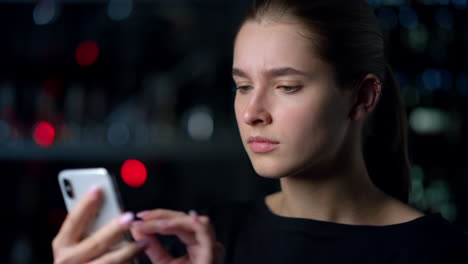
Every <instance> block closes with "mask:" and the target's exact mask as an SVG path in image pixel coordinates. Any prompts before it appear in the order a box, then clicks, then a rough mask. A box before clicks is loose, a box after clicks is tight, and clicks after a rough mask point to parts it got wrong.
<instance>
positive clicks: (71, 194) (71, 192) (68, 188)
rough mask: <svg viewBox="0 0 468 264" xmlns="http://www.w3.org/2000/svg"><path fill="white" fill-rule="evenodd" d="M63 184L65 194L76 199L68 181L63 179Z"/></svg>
mask: <svg viewBox="0 0 468 264" xmlns="http://www.w3.org/2000/svg"><path fill="white" fill-rule="evenodd" d="M63 184H64V186H65V192H66V193H67V195H68V197H70V198H71V199H73V198H74V197H75V195H74V193H73V187H72V185H71V183H70V181H69V180H68V179H63Z"/></svg>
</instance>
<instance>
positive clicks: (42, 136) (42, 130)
mask: <svg viewBox="0 0 468 264" xmlns="http://www.w3.org/2000/svg"><path fill="white" fill-rule="evenodd" d="M54 139H55V129H54V127H53V126H52V125H51V124H50V123H49V122H46V121H41V122H39V123H38V124H37V126H36V128H35V129H34V141H35V142H36V144H38V145H39V146H41V147H44V148H47V147H49V146H50V145H52V143H53V142H54Z"/></svg>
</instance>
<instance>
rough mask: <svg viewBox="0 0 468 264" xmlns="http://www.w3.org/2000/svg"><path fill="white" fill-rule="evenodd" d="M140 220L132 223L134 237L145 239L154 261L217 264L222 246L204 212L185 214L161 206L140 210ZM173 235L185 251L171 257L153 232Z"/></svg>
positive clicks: (221, 259)
mask: <svg viewBox="0 0 468 264" xmlns="http://www.w3.org/2000/svg"><path fill="white" fill-rule="evenodd" d="M137 215H138V217H140V218H141V219H142V221H136V222H134V224H133V227H132V230H131V231H132V234H133V236H134V237H135V239H149V244H148V247H147V249H146V254H147V255H148V257H149V259H150V260H151V262H152V263H155V264H185V263H191V264H221V263H223V258H224V247H223V245H222V244H221V243H219V242H218V241H216V237H215V234H214V231H213V229H212V227H211V224H210V219H209V218H208V217H207V216H199V215H197V214H196V212H195V211H191V212H190V213H189V214H185V213H183V212H177V211H172V210H165V209H156V210H152V211H144V212H141V213H139V214H137ZM156 233H157V234H163V235H176V236H177V237H178V238H179V239H180V240H181V241H182V242H183V243H184V244H185V246H186V248H187V255H185V256H182V257H179V258H174V257H173V256H171V255H170V254H169V253H168V252H167V251H166V249H165V248H164V247H163V246H162V245H161V243H160V242H159V241H158V239H157V238H156V237H155V236H154V234H156Z"/></svg>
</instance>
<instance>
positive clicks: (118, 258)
mask: <svg viewBox="0 0 468 264" xmlns="http://www.w3.org/2000/svg"><path fill="white" fill-rule="evenodd" d="M147 245H148V241H146V240H140V241H138V242H136V243H131V244H129V245H126V246H123V247H121V248H119V249H117V250H114V251H111V252H109V253H107V254H105V255H104V256H102V257H100V258H98V259H95V260H93V261H91V262H88V263H89V264H107V263H128V262H130V261H131V260H132V259H134V258H135V257H136V256H137V255H138V254H139V253H141V252H142V251H143V250H144V249H145V248H146V247H147Z"/></svg>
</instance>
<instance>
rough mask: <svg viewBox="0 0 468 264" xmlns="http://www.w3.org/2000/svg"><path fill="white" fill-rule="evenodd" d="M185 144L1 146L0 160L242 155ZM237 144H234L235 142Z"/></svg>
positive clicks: (222, 146)
mask: <svg viewBox="0 0 468 264" xmlns="http://www.w3.org/2000/svg"><path fill="white" fill-rule="evenodd" d="M237 141H239V139H237V140H236V141H235V142H233V141H232V140H231V141H222V142H212V141H209V142H203V143H202V142H200V143H198V142H184V143H174V144H167V143H166V144H151V145H145V146H143V145H142V146H121V147H114V146H110V145H109V144H104V143H99V144H96V143H83V144H67V145H56V146H50V147H47V148H43V147H40V146H38V145H36V144H35V143H33V142H22V143H14V144H13V143H7V144H0V161H24V160H50V161H93V160H98V161H122V160H126V159H131V158H132V159H141V160H150V159H151V160H157V159H161V160H171V161H202V160H223V159H231V158H235V159H239V158H241V157H242V155H245V153H244V150H243V149H242V146H241V143H240V142H237ZM236 142H237V143H238V144H235V143H236Z"/></svg>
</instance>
